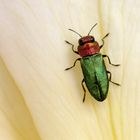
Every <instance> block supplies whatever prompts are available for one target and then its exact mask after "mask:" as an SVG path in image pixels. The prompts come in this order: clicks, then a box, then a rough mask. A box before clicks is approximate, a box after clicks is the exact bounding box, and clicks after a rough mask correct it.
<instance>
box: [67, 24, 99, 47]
mask: <svg viewBox="0 0 140 140" xmlns="http://www.w3.org/2000/svg"><path fill="white" fill-rule="evenodd" d="M96 25H97V23H96V24H95V25H93V26H92V28H91V29H90V31H89V32H88V35H87V36H84V37H82V35H80V34H79V33H78V32H76V31H74V30H72V29H69V30H70V31H72V32H74V33H76V34H77V35H79V36H80V37H81V38H80V39H79V41H78V43H79V46H81V45H84V44H85V43H92V42H94V41H95V39H94V37H93V36H91V35H90V33H91V31H92V29H93V28H94V27H95V26H96Z"/></svg>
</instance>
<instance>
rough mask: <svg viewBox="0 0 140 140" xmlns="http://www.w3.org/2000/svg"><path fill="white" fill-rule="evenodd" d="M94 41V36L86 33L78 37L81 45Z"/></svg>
mask: <svg viewBox="0 0 140 140" xmlns="http://www.w3.org/2000/svg"><path fill="white" fill-rule="evenodd" d="M94 41H95V39H94V37H93V36H89V35H88V36H84V37H82V38H80V39H79V41H78V43H79V46H81V45H84V44H86V43H92V42H94Z"/></svg>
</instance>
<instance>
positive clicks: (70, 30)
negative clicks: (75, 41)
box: [68, 29, 82, 37]
mask: <svg viewBox="0 0 140 140" xmlns="http://www.w3.org/2000/svg"><path fill="white" fill-rule="evenodd" d="M68 30H70V31H72V32H74V33H76V34H77V35H79V36H80V37H82V36H81V35H80V34H79V33H78V32H76V31H74V30H72V29H68Z"/></svg>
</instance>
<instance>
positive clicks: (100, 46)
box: [100, 33, 109, 49]
mask: <svg viewBox="0 0 140 140" xmlns="http://www.w3.org/2000/svg"><path fill="white" fill-rule="evenodd" d="M108 35H109V33H107V34H106V35H105V36H104V37H103V38H102V42H103V44H102V45H101V46H100V49H101V48H102V47H103V46H104V39H105V38H106V37H107V36H108Z"/></svg>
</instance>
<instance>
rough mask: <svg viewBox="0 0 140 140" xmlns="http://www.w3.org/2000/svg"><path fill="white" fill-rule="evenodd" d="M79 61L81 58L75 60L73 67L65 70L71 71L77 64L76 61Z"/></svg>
mask: <svg viewBox="0 0 140 140" xmlns="http://www.w3.org/2000/svg"><path fill="white" fill-rule="evenodd" d="M80 60H81V58H78V59H76V60H75V61H74V64H73V66H71V67H69V68H66V69H65V70H69V69H71V68H73V67H75V65H76V62H77V61H80Z"/></svg>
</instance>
